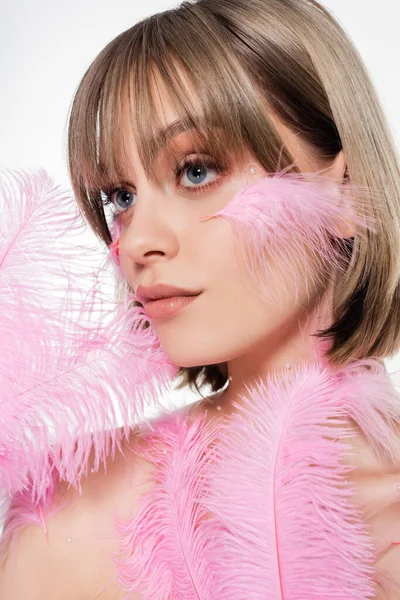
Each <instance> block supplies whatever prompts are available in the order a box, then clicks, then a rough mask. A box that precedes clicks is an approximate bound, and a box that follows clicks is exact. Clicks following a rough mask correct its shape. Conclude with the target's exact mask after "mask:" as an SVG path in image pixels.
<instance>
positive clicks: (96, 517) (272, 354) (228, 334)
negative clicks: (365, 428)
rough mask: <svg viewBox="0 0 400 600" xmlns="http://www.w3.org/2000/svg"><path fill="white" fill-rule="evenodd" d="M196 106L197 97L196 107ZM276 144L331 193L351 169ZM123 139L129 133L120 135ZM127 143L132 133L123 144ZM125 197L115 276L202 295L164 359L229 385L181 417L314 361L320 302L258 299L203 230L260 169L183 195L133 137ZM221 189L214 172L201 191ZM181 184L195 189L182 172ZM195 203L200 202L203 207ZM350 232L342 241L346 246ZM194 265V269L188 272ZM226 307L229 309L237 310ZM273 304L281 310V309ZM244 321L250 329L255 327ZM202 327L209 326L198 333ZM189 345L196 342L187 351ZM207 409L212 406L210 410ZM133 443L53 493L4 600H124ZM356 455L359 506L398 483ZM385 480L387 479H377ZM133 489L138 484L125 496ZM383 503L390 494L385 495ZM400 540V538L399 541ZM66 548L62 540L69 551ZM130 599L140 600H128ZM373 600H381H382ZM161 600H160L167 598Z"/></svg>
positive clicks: (147, 471)
mask: <svg viewBox="0 0 400 600" xmlns="http://www.w3.org/2000/svg"><path fill="white" fill-rule="evenodd" d="M194 101H195V98H194ZM158 108H159V113H160V115H161V116H162V120H163V123H164V124H165V125H168V124H169V123H171V122H173V121H174V120H175V119H176V117H177V115H176V113H175V111H174V106H173V104H172V103H171V102H170V100H169V98H168V94H167V93H166V92H165V90H164V91H163V90H162V89H161V92H160V104H159V107H158ZM271 118H274V119H275V124H276V126H277V128H278V129H279V131H280V133H281V136H282V140H283V142H284V144H285V145H286V146H287V148H288V149H289V151H290V152H291V154H292V156H293V158H294V160H295V162H296V163H297V164H298V166H299V168H300V170H301V171H303V172H315V171H321V170H324V172H325V174H327V175H329V177H331V179H332V184H333V185H340V183H341V181H342V178H343V175H344V171H345V167H346V160H345V155H344V152H343V151H342V152H340V153H339V154H338V155H337V156H336V157H335V159H334V160H333V161H331V162H330V163H329V164H327V162H326V161H322V160H319V159H318V157H316V156H315V154H314V153H313V151H312V149H311V148H310V147H309V146H308V145H307V144H305V143H304V142H303V141H302V140H301V139H300V138H299V136H297V135H295V134H294V133H293V132H291V131H290V130H289V129H288V128H287V127H285V125H284V124H283V123H281V122H279V121H278V120H277V119H276V118H275V117H273V116H272V115H271ZM127 131H129V128H127ZM127 135H128V136H129V134H127ZM125 142H126V148H127V149H128V163H127V165H126V177H125V179H126V180H127V181H128V182H129V183H130V186H129V187H127V188H126V190H127V191H128V192H131V193H133V194H135V196H136V204H135V210H134V211H133V210H132V209H128V210H127V211H126V215H124V216H123V228H122V233H121V238H120V257H121V266H122V269H123V271H124V274H125V277H126V279H127V280H128V282H129V283H130V285H131V286H132V288H133V289H135V288H136V287H137V286H138V285H139V284H143V285H150V284H152V283H156V282H166V283H171V284H176V285H179V286H182V287H188V288H191V289H192V288H193V289H202V290H203V293H202V295H201V296H200V297H199V298H198V299H197V300H196V301H195V302H194V303H192V304H191V305H190V306H188V307H187V308H186V309H185V310H184V311H183V312H182V313H179V314H178V315H176V316H175V317H173V318H171V319H169V320H168V319H167V320H165V321H163V322H159V323H157V324H156V325H155V330H156V333H157V335H158V336H159V339H160V342H161V344H162V346H163V348H164V350H165V352H166V354H167V355H168V356H169V358H170V359H171V360H172V361H173V362H175V363H176V364H178V365H181V366H192V365H199V364H207V363H209V364H211V363H218V362H221V363H222V362H227V367H228V372H229V374H230V375H231V376H232V380H231V382H230V385H229V386H228V388H227V389H226V391H224V392H222V394H218V395H217V398H218V404H219V405H220V406H221V410H219V411H217V410H216V408H215V404H214V403H213V402H212V401H211V402H207V401H206V402H200V403H197V404H196V405H193V407H192V410H191V411H188V412H190V414H191V415H192V416H193V417H194V416H195V415H196V414H199V413H202V412H203V411H207V417H208V418H213V419H219V418H223V416H224V415H228V414H230V413H231V412H232V401H233V400H235V402H240V396H239V394H240V393H244V391H245V386H246V384H247V385H249V384H250V385H251V383H252V382H254V380H255V379H256V378H258V377H259V376H261V377H263V378H265V377H266V376H267V375H268V374H270V373H272V372H277V373H280V372H281V371H283V370H284V369H285V365H286V364H287V363H290V364H291V365H295V364H297V363H299V362H300V361H303V360H305V359H307V357H308V356H309V352H308V350H309V349H308V346H307V341H306V338H305V337H304V336H303V335H302V334H301V326H302V325H303V324H304V319H305V318H306V317H307V316H309V314H310V312H312V309H313V306H314V303H315V300H316V297H317V295H318V294H319V293H321V290H317V291H316V296H315V297H312V298H310V297H307V296H306V295H305V294H303V296H302V298H301V302H300V306H299V305H296V304H295V303H291V304H290V302H289V301H287V300H286V301H284V299H283V298H282V302H281V305H280V309H279V310H278V309H277V308H276V307H275V308H274V307H272V306H268V305H267V304H266V303H265V302H263V301H262V299H260V297H259V296H257V295H256V294H254V292H253V291H252V289H251V286H250V282H248V283H247V284H246V280H245V279H244V280H243V279H240V278H239V277H238V272H237V268H238V265H237V263H236V259H235V257H234V256H233V254H232V251H231V246H230V238H229V231H228V229H227V228H226V227H223V226H221V223H220V222H218V220H216V219H214V220H211V221H208V222H207V223H199V217H201V216H204V215H206V214H209V213H211V212H214V211H216V210H218V208H221V207H222V206H224V205H225V204H226V203H227V202H228V201H229V199H230V198H231V197H232V195H233V193H234V192H235V191H236V190H237V189H239V187H240V186H241V185H243V184H244V183H245V182H246V181H247V177H248V173H249V166H250V165H255V166H256V167H257V173H258V174H260V173H261V174H262V168H261V166H260V165H259V164H257V161H255V160H254V157H252V156H251V155H250V154H248V155H247V156H245V157H244V160H243V161H241V162H240V164H239V163H238V164H234V165H233V166H232V167H231V170H230V172H229V174H228V175H226V177H224V179H223V180H221V182H220V183H218V184H216V185H215V186H213V187H212V188H209V190H208V191H207V192H202V193H199V194H198V195H196V199H197V200H194V199H193V198H194V196H193V198H192V197H191V196H190V194H191V192H189V191H187V190H185V191H183V190H182V189H180V188H179V189H178V187H177V182H175V181H173V179H172V178H171V175H170V170H168V165H169V160H170V158H169V154H168V148H167V149H166V150H165V151H164V152H163V154H162V155H161V156H160V159H159V160H160V162H159V164H158V165H157V168H159V169H162V170H163V172H165V177H164V179H163V182H164V185H162V186H157V185H156V184H155V183H154V182H152V181H150V180H149V179H148V178H147V176H146V174H145V172H144V169H143V166H142V165H141V163H140V160H139V157H138V153H137V149H136V146H135V140H134V139H132V137H128V139H127V140H125ZM174 142H175V144H176V145H177V146H176V147H177V148H179V149H180V151H181V154H182V155H184V154H185V152H187V146H188V142H187V139H186V136H185V134H181V135H180V136H179V137H178V138H177V139H175V140H174ZM214 177H215V181H216V180H217V179H218V177H219V175H218V173H215V172H213V171H212V170H210V171H209V172H208V173H207V177H206V181H207V182H208V181H211V180H214V179H213V178H214ZM180 184H181V185H187V186H189V185H193V183H191V182H190V181H189V179H188V172H187V171H186V174H185V173H184V174H183V175H182V176H181V180H180ZM199 199H200V200H199ZM351 231H352V230H351V223H349V228H348V230H346V231H342V232H341V233H342V235H343V236H344V237H348V236H350V235H351ZM194 265H195V267H194ZM232 298H234V299H235V302H234V303H233V302H232ZM278 304H279V303H278ZM249 315H251V318H250V316H249ZM205 324H206V325H205ZM194 340H195V342H196V343H193V342H194ZM210 400H212V399H210ZM136 443H137V437H136V434H135V432H134V431H132V435H131V438H130V440H129V443H126V445H125V447H124V453H123V454H118V455H117V456H116V457H115V459H114V461H111V460H110V461H109V462H108V465H107V474H106V473H105V471H104V470H103V469H100V471H99V472H98V473H91V474H90V475H89V476H88V477H87V478H86V479H85V480H84V481H82V493H81V494H80V493H79V492H78V491H77V490H75V489H69V488H68V487H67V486H66V485H65V484H62V485H60V490H59V494H60V497H61V498H62V499H63V501H65V502H66V506H65V508H63V509H62V510H60V511H59V512H58V513H57V514H56V515H55V516H53V517H52V518H50V519H49V520H48V523H47V527H48V536H47V540H46V537H45V535H44V533H43V530H42V529H41V528H40V527H39V526H37V525H28V526H26V527H25V528H24V530H23V531H22V533H21V535H20V536H19V538H18V539H17V541H16V546H15V550H14V551H13V552H12V553H10V557H9V559H8V560H6V561H5V562H4V563H3V567H2V568H1V570H0V597H1V598H2V599H3V600H16V599H19V598H21V599H22V598H23V599H24V600H39V599H40V600H54V599H55V598H57V599H58V600H70V599H72V598H74V599H76V600H77V599H79V600H94V599H95V598H99V599H100V600H111V599H112V600H119V599H122V598H123V597H124V595H123V593H122V591H121V589H120V587H119V585H118V581H117V571H116V568H115V566H114V564H113V562H112V560H111V559H110V554H111V553H113V552H115V551H116V550H117V545H116V541H115V532H114V516H115V514H118V515H119V516H120V517H122V518H124V517H125V518H126V517H129V516H133V515H134V514H135V511H136V510H137V507H138V504H139V501H140V498H141V497H142V495H143V494H145V493H146V491H147V490H148V489H149V487H150V485H151V483H149V482H146V481H145V479H146V478H147V477H149V475H151V472H152V468H153V467H152V465H151V464H150V463H148V462H146V461H145V460H144V459H142V458H139V457H138V456H137V455H135V454H133V453H132V452H131V450H134V448H135V444H136ZM353 444H354V448H355V451H356V452H357V453H358V456H359V460H357V463H356V464H357V468H356V469H355V471H354V472H353V475H352V476H353V478H354V480H355V481H356V482H357V484H358V485H359V488H360V494H359V499H360V503H361V504H363V503H366V502H368V501H370V500H371V499H372V497H373V495H374V494H376V490H377V489H379V490H380V491H382V490H384V488H385V486H386V488H387V489H389V487H390V486H391V485H393V484H394V481H395V479H396V477H397V478H398V479H399V482H400V477H398V475H399V471H400V465H398V467H399V468H397V469H393V468H391V469H389V467H388V466H387V465H384V464H378V463H377V462H376V459H374V457H372V455H371V453H370V450H369V448H368V444H367V443H366V442H365V440H364V439H363V437H362V435H361V434H360V435H358V436H354V438H353ZM382 477H384V479H382ZM132 482H134V483H135V485H132ZM388 493H389V492H388ZM385 519H386V522H387V525H388V526H390V523H391V522H392V521H393V515H391V514H387V515H385V514H384V513H382V514H381V515H380V516H379V520H378V521H375V522H374V521H373V519H372V520H371V522H370V524H371V531H372V532H373V531H374V527H375V528H376V530H379V527H380V526H382V523H384V522H385ZM399 537H400V531H399ZM68 540H69V541H68ZM395 548H396V547H394V548H393V550H392V551H390V552H389V553H388V554H387V555H386V557H385V558H384V560H385V561H386V563H385V564H386V566H387V568H389V569H390V570H392V571H393V572H394V571H395V565H396V562H398V561H399V560H400V559H399V557H398V552H397V553H396V549H395ZM131 598H132V600H135V596H134V595H132V596H131ZM377 598H379V597H378V596H377ZM166 600H167V599H166Z"/></svg>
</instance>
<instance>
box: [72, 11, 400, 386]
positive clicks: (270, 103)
mask: <svg viewBox="0 0 400 600" xmlns="http://www.w3.org/2000/svg"><path fill="white" fill-rule="evenodd" d="M177 64H179V67H180V68H182V70H183V71H184V73H185V74H186V75H189V77H190V80H191V82H192V83H193V85H194V89H196V90H198V95H199V101H200V104H201V105H202V106H203V108H204V112H205V114H206V115H208V116H209V117H210V122H211V121H212V122H214V123H215V122H217V123H218V124H220V125H221V127H222V129H223V130H225V131H227V132H229V135H230V136H231V140H232V143H235V145H234V146H232V147H238V148H239V147H247V148H249V149H250V150H251V152H252V153H253V154H254V156H255V157H256V158H257V159H258V161H259V162H260V163H261V164H262V165H263V167H264V168H265V169H266V170H267V171H268V172H273V171H274V170H278V169H279V168H285V167H287V166H288V165H289V164H290V163H291V162H292V157H291V156H290V154H289V152H288V151H287V150H286V149H285V148H283V150H282V140H281V138H280V136H279V134H278V132H277V131H276V129H275V128H274V125H273V123H272V122H271V119H269V118H268V115H267V112H268V111H266V110H265V107H268V109H269V110H270V111H272V112H273V113H275V114H276V115H277V116H278V118H279V119H281V120H282V121H283V122H284V123H285V124H287V126H288V127H289V128H291V130H292V131H294V132H295V133H297V134H299V136H300V137H301V138H302V139H304V140H305V141H306V142H308V143H309V144H311V145H312V146H313V147H314V149H315V153H316V154H317V155H318V156H319V157H320V158H321V159H326V160H327V161H331V160H332V159H333V158H334V157H335V156H336V155H337V154H338V152H340V150H341V149H342V148H343V149H344V152H345V155H346V159H347V176H348V178H349V180H350V182H351V183H352V184H355V185H360V186H361V187H362V188H364V189H365V190H366V191H367V193H366V194H365V198H362V202H364V203H365V207H366V211H367V213H368V214H371V215H372V216H373V217H374V220H375V223H376V229H375V231H373V232H369V233H368V235H367V236H363V237H362V238H361V237H360V239H359V238H358V237H355V238H354V240H351V241H349V244H351V250H352V251H351V253H349V256H350V258H349V264H348V267H347V269H346V271H345V273H344V274H341V275H340V276H338V277H337V278H336V281H335V285H334V290H333V307H332V314H333V323H332V325H331V326H330V327H329V328H328V329H326V330H324V331H322V332H319V335H320V336H321V337H324V338H328V339H329V340H330V341H331V343H330V348H329V350H328V351H327V357H328V358H329V359H330V361H331V362H332V363H333V364H336V365H340V364H345V363H347V362H349V361H350V360H352V359H354V358H361V357H367V356H375V357H377V358H382V357H385V356H390V355H392V354H394V353H395V352H397V350H398V349H399V345H400V302H399V280H400V260H399V256H400V252H399V250H400V243H399V235H400V227H399V225H400V168H399V163H398V158H397V156H396V150H395V146H394V142H393V140H392V138H391V134H390V131H389V129H388V125H387V122H386V120H385V117H384V114H383V111H382V108H381V106H380V103H379V100H378V98H377V96H376V92H375V90H374V87H373V85H372V83H371V81H370V78H369V76H368V74H367V72H366V69H365V67H364V64H363V61H362V59H361V58H360V56H359V54H358V52H357V50H356V49H355V47H354V45H353V43H352V41H351V40H350V39H349V37H348V36H347V34H346V32H345V31H344V30H343V29H342V28H341V27H340V26H339V24H338V23H337V21H336V20H335V19H334V18H333V16H332V15H331V14H330V13H329V11H328V10H327V9H325V8H324V7H323V6H322V5H320V4H319V3H318V2H316V1H315V0H197V1H194V2H189V1H187V2H183V3H182V4H181V5H180V6H179V7H178V8H176V9H173V10H169V11H165V12H163V13H160V14H157V15H154V16H153V17H149V18H148V19H145V20H143V21H141V22H140V23H137V24H136V25H135V26H134V27H132V28H131V29H129V30H128V31H126V32H124V33H123V34H121V35H120V36H118V37H117V38H116V39H115V40H113V41H112V42H111V43H110V44H109V45H108V46H107V47H106V48H105V49H104V50H103V51H102V52H101V53H100V55H99V56H98V57H97V59H96V60H95V61H94V63H93V64H92V65H91V67H90V68H89V70H88V71H87V73H86V74H85V77H84V79H83V81H82V83H81V85H80V87H79V88H78V91H77V94H76V97H75V100H74V104H73V106H72V112H71V119H70V129H69V166H70V173H71V180H72V184H73V187H74V191H75V193H76V196H77V198H78V201H79V202H80V203H81V206H82V207H83V210H84V211H85V214H86V215H87V217H88V219H89V221H90V222H91V224H92V226H93V227H94V229H95V230H96V231H97V233H98V234H99V235H100V236H101V237H102V239H104V241H106V242H107V243H109V242H110V241H111V240H110V235H109V232H108V229H107V225H106V220H105V218H104V213H103V212H102V205H101V201H100V195H99V192H98V190H97V191H96V184H97V183H98V182H99V181H100V180H101V177H102V176H104V174H105V173H106V171H107V169H111V167H110V166H109V163H107V161H106V163H107V164H105V163H104V162H103V163H102V164H99V161H98V160H97V158H98V157H97V154H96V152H97V149H98V140H99V139H100V142H101V140H102V139H104V140H106V142H107V143H106V146H107V148H108V158H109V159H110V161H111V162H112V154H113V150H112V148H113V144H114V140H117V142H118V139H120V138H119V137H118V135H117V133H118V127H119V120H118V118H119V115H120V113H119V110H120V108H119V104H118V103H119V102H120V94H121V91H122V90H123V89H124V85H125V83H126V81H129V82H130V81H131V80H132V82H133V83H132V85H133V87H132V90H131V91H132V94H133V99H134V102H133V104H134V106H135V110H136V113H135V115H134V117H133V119H132V123H131V125H132V127H133V129H134V133H135V139H136V140H138V150H139V155H140V158H141V160H142V162H143V164H144V167H145V169H147V172H148V174H150V173H151V156H152V146H151V141H150V140H151V139H152V132H153V130H154V127H155V125H154V123H155V122H156V115H155V111H154V106H153V104H152V98H151V95H150V92H149V87H150V86H149V85H148V83H149V77H150V75H151V72H152V71H154V70H157V72H158V73H159V74H160V76H161V78H162V79H163V81H164V83H165V85H166V86H167V89H168V90H169V91H170V92H171V97H172V98H173V99H174V100H175V102H176V106H177V111H178V112H179V113H182V115H183V116H186V117H187V118H188V119H189V120H191V121H192V122H193V123H194V124H195V126H196V119H195V117H194V116H193V115H192V114H191V107H190V106H189V105H188V102H187V98H185V95H184V86H182V80H181V79H180V75H179V70H177V69H176V66H177ZM205 82H206V84H205ZM129 85H130V84H129ZM197 125H198V127H197V129H198V130H199V131H200V130H201V127H200V126H199V124H197ZM99 128H100V129H99ZM209 134H210V136H211V131H210V132H209ZM210 139H211V138H210ZM212 143H214V144H216V143H218V142H217V140H215V139H214V140H212ZM110 164H111V163H110ZM100 167H101V168H100ZM100 176H101V177H100ZM367 204H368V206H367ZM225 371H226V369H225V366H224V365H209V366H204V367H203V366H199V367H192V368H182V369H181V371H180V374H181V376H182V384H181V385H185V384H187V383H188V384H191V385H194V386H195V387H197V386H198V385H202V384H203V383H209V384H210V385H211V388H212V390H214V391H215V390H217V389H218V388H220V387H221V386H222V385H223V384H224V383H225V382H226V373H225Z"/></svg>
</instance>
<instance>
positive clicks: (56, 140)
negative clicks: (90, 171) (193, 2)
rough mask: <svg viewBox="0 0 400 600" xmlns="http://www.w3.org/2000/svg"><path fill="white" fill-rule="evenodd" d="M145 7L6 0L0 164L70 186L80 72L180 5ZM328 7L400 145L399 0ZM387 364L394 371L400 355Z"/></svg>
mask: <svg viewBox="0 0 400 600" xmlns="http://www.w3.org/2000/svg"><path fill="white" fill-rule="evenodd" d="M216 1H217V0H216ZM141 4H142V3H141ZM144 4H145V6H143V4H142V8H138V6H137V3H136V2H135V0H129V2H128V1H126V0H112V1H110V0H68V1H67V2H66V1H60V0H18V1H16V2H14V1H12V0H8V3H7V4H6V3H5V2H4V0H3V5H2V8H1V14H0V57H1V58H0V73H1V92H0V140H1V141H0V164H2V165H5V166H10V167H30V168H34V167H39V166H43V167H45V168H46V169H47V171H48V172H49V173H50V174H51V175H53V176H54V178H55V179H56V181H57V182H58V183H60V184H62V185H63V186H64V187H68V186H69V184H68V177H67V170H66V152H65V146H66V122H67V115H68V111H69V108H70V103H71V100H72V96H73V94H74V91H75V89H76V87H77V85H78V83H79V81H80V79H81V77H82V75H83V74H84V72H85V70H86V69H87V67H88V66H89V64H90V63H91V61H92V60H93V59H94V57H95V56H96V55H97V53H98V52H99V51H100V50H101V49H102V48H103V47H104V46H105V45H106V44H107V43H108V42H109V41H110V40H111V39H112V38H114V37H115V36H116V35H117V34H119V33H120V32H122V31H123V30H125V29H127V28H129V27H131V26H132V25H133V23H134V22H135V21H137V20H138V19H139V18H142V17H144V16H147V15H149V14H152V13H154V12H157V11H160V10H165V9H167V8H171V7H173V6H175V5H176V3H175V2H165V1H157V0H147V2H146V3H144ZM324 4H325V5H326V6H327V7H328V8H329V9H331V10H332V12H333V13H334V15H335V16H336V17H337V18H338V19H339V21H340V22H341V24H342V26H344V28H345V29H346V30H347V31H348V32H349V33H350V35H351V36H352V38H353V40H354V41H355V44H356V46H357V47H358V49H359V51H360V52H361V55H362V56H363V58H364V60H365V62H366V64H367V67H368V69H369V71H370V74H371V76H372V79H373V81H374V82H375V85H376V87H377V89H378V93H379V95H380V98H381V101H382V103H383V106H384V108H385V110H386V114H387V117H388V120H389V123H390V125H391V128H392V130H393V133H394V136H395V138H396V140H397V141H398V140H399V139H400V111H399V99H400V77H399V75H400V71H399V56H400V41H399V34H398V26H399V22H400V3H399V0H381V1H380V2H376V1H372V0H371V1H368V0H367V1H366V0H328V1H325V2H324ZM397 144H398V142H397ZM398 146H399V144H398ZM0 218H1V213H0ZM390 362H391V363H392V366H395V367H396V368H397V367H398V366H400V357H399V360H398V358H397V357H396V359H395V361H394V362H393V361H390Z"/></svg>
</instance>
